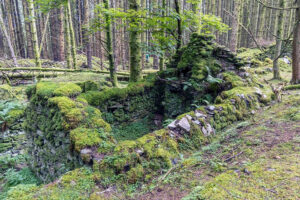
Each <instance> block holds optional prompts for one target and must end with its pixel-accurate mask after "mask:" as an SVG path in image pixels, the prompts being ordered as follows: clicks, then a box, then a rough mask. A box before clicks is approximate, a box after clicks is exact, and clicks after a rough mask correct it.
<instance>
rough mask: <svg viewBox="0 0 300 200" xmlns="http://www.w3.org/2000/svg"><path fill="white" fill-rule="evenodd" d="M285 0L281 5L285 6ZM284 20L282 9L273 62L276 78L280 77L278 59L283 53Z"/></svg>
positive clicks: (279, 15) (282, 0)
mask: <svg viewBox="0 0 300 200" xmlns="http://www.w3.org/2000/svg"><path fill="white" fill-rule="evenodd" d="M284 1H285V0H280V4H279V6H280V7H281V8H284V6H285V5H284ZM283 20H284V11H283V10H280V11H279V14H278V20H277V23H278V24H277V34H276V37H277V38H276V48H275V55H274V56H275V60H274V62H273V78H274V79H280V71H279V66H278V59H279V57H280V54H281V46H282V38H283Z"/></svg>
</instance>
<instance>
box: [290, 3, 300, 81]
mask: <svg viewBox="0 0 300 200" xmlns="http://www.w3.org/2000/svg"><path fill="white" fill-rule="evenodd" d="M297 6H298V8H297V10H296V22H297V23H296V27H295V32H294V40H293V55H292V59H293V78H292V83H293V84H299V83H300V8H299V7H300V0H297Z"/></svg>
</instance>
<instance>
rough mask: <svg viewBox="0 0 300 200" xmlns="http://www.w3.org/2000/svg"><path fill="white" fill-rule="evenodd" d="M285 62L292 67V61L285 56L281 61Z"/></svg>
mask: <svg viewBox="0 0 300 200" xmlns="http://www.w3.org/2000/svg"><path fill="white" fill-rule="evenodd" d="M281 60H282V61H283V62H285V63H286V64H288V65H290V64H291V61H290V60H289V59H288V58H287V57H286V56H285V57H284V58H282V59H281Z"/></svg>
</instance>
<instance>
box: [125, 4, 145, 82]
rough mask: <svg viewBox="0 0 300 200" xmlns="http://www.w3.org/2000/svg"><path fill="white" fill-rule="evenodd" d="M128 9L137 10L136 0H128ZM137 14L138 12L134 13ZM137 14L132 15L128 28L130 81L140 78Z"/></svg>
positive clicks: (139, 41) (139, 40)
mask: <svg viewBox="0 0 300 200" xmlns="http://www.w3.org/2000/svg"><path fill="white" fill-rule="evenodd" d="M128 2H129V9H131V10H133V11H135V12H138V11H139V2H138V0H128ZM136 15H138V14H136ZM137 17H138V16H132V18H131V20H130V23H131V27H130V30H129V51H130V82H138V81H140V80H141V78H142V76H141V57H142V51H141V33H140V23H139V21H138V20H137V19H136V18H137Z"/></svg>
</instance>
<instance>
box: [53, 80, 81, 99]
mask: <svg viewBox="0 0 300 200" xmlns="http://www.w3.org/2000/svg"><path fill="white" fill-rule="evenodd" d="M81 91H82V89H81V87H80V86H78V85H76V84H74V83H66V84H63V85H62V86H60V87H59V88H57V89H55V90H54V91H53V95H54V96H67V97H75V96H77V95H79V94H80V93H81Z"/></svg>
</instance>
